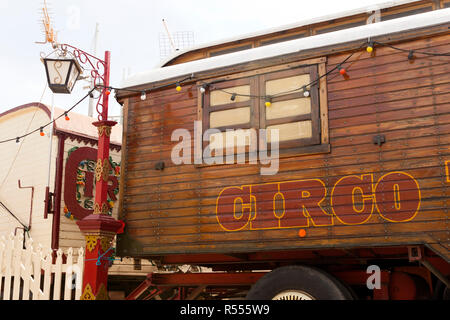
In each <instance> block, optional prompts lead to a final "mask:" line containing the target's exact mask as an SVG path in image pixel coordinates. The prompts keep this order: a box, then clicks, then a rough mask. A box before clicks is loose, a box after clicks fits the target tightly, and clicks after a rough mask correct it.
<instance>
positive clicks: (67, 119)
mask: <svg viewBox="0 0 450 320" xmlns="http://www.w3.org/2000/svg"><path fill="white" fill-rule="evenodd" d="M192 78H193V76H192V75H191V76H189V77H187V78H184V79H182V80H179V81H176V82H173V83H169V84H165V85H161V86H159V87H155V88H152V89H151V90H147V91H142V90H134V89H122V88H115V87H107V89H108V92H107V94H108V95H109V94H110V93H111V90H116V91H130V92H136V93H142V92H143V93H144V94H145V92H148V91H153V90H158V89H162V88H166V87H170V86H174V85H175V89H176V91H177V92H180V91H181V90H182V87H181V84H183V82H186V81H187V80H190V79H192ZM99 88H104V86H102V85H96V86H95V87H94V88H92V89H91V90H89V92H88V93H87V94H86V95H85V96H83V97H82V98H81V99H80V100H79V101H78V102H77V103H75V104H74V105H73V106H72V107H70V108H69V109H67V110H66V111H64V112H63V113H62V114H61V115H59V116H58V117H56V118H55V119H54V120H53V121H49V122H48V123H46V124H44V125H42V126H40V127H39V128H37V129H35V130H32V131H30V132H28V133H25V134H23V135H21V136H17V137H14V138H9V139H5V140H0V144H2V143H7V142H11V141H16V143H19V142H20V139H23V138H25V137H27V136H30V135H32V134H33V133H36V132H39V134H40V135H41V136H45V133H44V129H45V128H46V127H48V126H49V125H51V124H52V123H56V121H57V120H58V119H60V118H62V117H65V120H66V121H69V120H70V117H69V112H71V111H72V110H73V109H75V108H76V107H77V106H78V105H79V104H80V103H82V102H83V101H84V100H85V99H87V98H88V97H91V96H92V94H93V92H94V91H95V90H98V89H99ZM141 98H142V97H141ZM143 100H145V99H143Z"/></svg>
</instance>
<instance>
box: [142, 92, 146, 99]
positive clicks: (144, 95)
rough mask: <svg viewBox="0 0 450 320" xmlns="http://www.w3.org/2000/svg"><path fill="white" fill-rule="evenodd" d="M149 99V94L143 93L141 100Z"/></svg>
mask: <svg viewBox="0 0 450 320" xmlns="http://www.w3.org/2000/svg"><path fill="white" fill-rule="evenodd" d="M146 99H147V94H146V93H145V92H142V94H141V100H142V101H144V100H146Z"/></svg>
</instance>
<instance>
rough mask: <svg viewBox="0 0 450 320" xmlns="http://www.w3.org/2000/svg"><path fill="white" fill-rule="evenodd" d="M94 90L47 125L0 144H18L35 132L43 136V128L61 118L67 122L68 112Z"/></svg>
mask: <svg viewBox="0 0 450 320" xmlns="http://www.w3.org/2000/svg"><path fill="white" fill-rule="evenodd" d="M94 90H95V88H94V89H91V90H90V91H89V92H88V93H87V94H86V95H85V96H84V97H83V98H81V99H80V100H79V101H78V102H77V103H75V104H74V105H73V106H72V107H70V108H69V109H68V110H66V111H65V112H63V113H62V114H61V115H59V116H58V117H56V118H55V119H54V120H53V121H50V122H48V123H46V124H45V125H42V126H40V127H39V128H37V129H35V130H32V131H30V132H28V133H25V134H23V135H21V136H18V137H15V138H10V139H6V140H1V141H0V143H6V142H10V141H16V142H17V143H19V142H20V139H22V138H25V137H27V136H29V135H32V134H33V133H35V132H40V134H41V136H43V133H44V132H43V130H44V128H45V127H48V126H49V125H51V124H52V123H55V122H56V120H58V119H60V118H62V117H63V116H64V117H65V119H66V120H67V121H68V120H70V118H69V116H68V113H69V112H70V111H72V110H73V109H74V108H75V107H77V106H78V105H79V104H80V103H81V102H83V101H84V100H85V99H86V98H88V97H89V95H90V94H91V93H92V91H94Z"/></svg>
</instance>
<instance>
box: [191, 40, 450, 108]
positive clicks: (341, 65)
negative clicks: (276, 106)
mask: <svg viewBox="0 0 450 320" xmlns="http://www.w3.org/2000/svg"><path fill="white" fill-rule="evenodd" d="M375 45H379V46H386V47H390V48H392V49H394V50H397V51H401V52H406V53H408V60H412V59H414V58H415V56H414V53H417V54H422V55H426V56H436V57H449V56H450V53H435V52H427V51H421V50H408V49H402V48H399V47H396V46H393V45H390V44H385V43H382V42H379V41H367V42H364V43H363V44H362V45H361V46H360V47H358V48H357V49H355V51H353V52H352V53H351V54H350V55H348V56H347V57H346V58H345V59H344V60H343V61H342V62H341V63H339V64H337V65H336V66H335V67H333V68H332V69H330V70H329V71H328V72H326V73H324V74H323V75H320V76H319V77H318V78H317V79H315V80H313V81H311V82H310V83H308V84H306V85H303V86H301V87H299V88H297V89H292V90H288V91H284V92H279V93H277V94H274V95H271V96H269V95H250V94H242V93H237V92H230V91H228V90H225V89H221V88H217V87H214V85H213V84H212V83H202V84H201V88H200V91H201V93H202V94H203V93H205V92H206V90H207V89H209V90H217V91H221V92H224V93H226V94H229V95H230V100H231V101H234V100H236V97H238V96H240V97H247V98H254V99H263V100H265V105H266V107H270V106H271V100H272V98H275V97H277V96H282V95H286V94H289V93H294V92H299V93H301V92H303V94H304V96H305V97H309V95H310V93H309V91H308V87H310V86H313V85H315V84H316V83H317V82H319V81H320V79H322V78H323V77H326V76H328V75H330V74H331V73H333V72H335V71H336V70H338V71H339V74H341V75H342V76H344V77H345V76H347V75H348V74H347V70H346V69H345V68H344V64H345V63H347V61H348V60H349V59H351V58H352V57H353V55H354V54H355V53H356V52H358V51H359V50H361V48H363V47H366V51H367V52H368V53H372V52H373V51H374V50H375ZM216 82H217V81H216Z"/></svg>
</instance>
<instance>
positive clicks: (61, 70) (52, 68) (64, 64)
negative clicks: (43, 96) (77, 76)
mask: <svg viewBox="0 0 450 320" xmlns="http://www.w3.org/2000/svg"><path fill="white" fill-rule="evenodd" d="M46 62H47V72H48V77H49V79H48V80H49V84H50V85H54V84H56V85H65V84H66V79H67V75H68V73H69V69H70V65H71V63H72V62H71V61H70V60H47V61H46Z"/></svg>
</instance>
